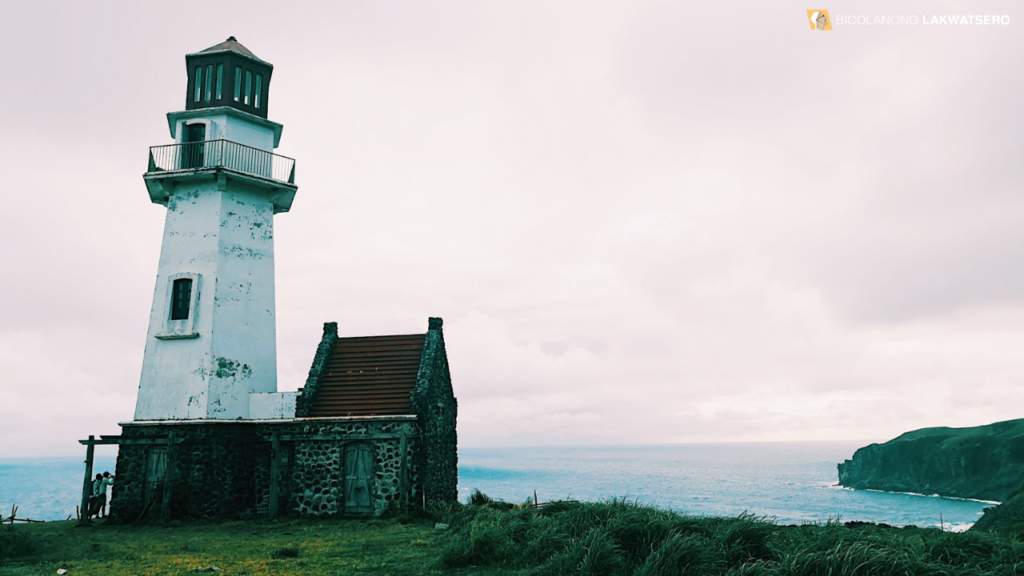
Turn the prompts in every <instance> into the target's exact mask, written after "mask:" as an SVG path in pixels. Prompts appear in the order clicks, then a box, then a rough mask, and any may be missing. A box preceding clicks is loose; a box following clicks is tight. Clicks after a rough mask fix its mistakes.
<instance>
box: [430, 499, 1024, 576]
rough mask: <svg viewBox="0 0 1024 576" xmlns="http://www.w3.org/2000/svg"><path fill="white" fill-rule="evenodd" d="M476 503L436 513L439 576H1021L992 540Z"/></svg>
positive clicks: (1016, 558) (1017, 554)
mask: <svg viewBox="0 0 1024 576" xmlns="http://www.w3.org/2000/svg"><path fill="white" fill-rule="evenodd" d="M476 500H477V501H479V502H481V503H480V504H476V505H472V504H471V505H469V506H452V507H449V508H448V509H446V510H444V511H442V512H441V521H442V522H447V523H448V524H450V526H451V530H450V532H449V534H448V535H446V537H445V544H444V547H443V549H442V551H441V561H442V563H443V564H444V565H445V566H447V567H449V568H461V567H474V566H475V567H491V568H494V569H500V573H509V574H513V573H518V574H524V575H526V574H531V575H533V574H536V575H546V574H551V575H555V574H580V575H595V576H597V575H601V576H618V575H622V576H670V575H676V574H687V575H691V574H693V575H709V576H710V575H727V574H728V575H735V576H739V575H760V576H769V575H778V576H826V575H827V576H874V575H878V576H882V575H900V576H940V575H945V576H953V575H967V576H988V575H1011V574H1022V575H1024V542H1021V541H1019V540H1017V539H1016V537H1013V536H1006V535H999V534H987V533H973V532H968V533H962V534H957V533H951V532H942V531H940V530H938V529H933V528H916V527H908V528H893V527H889V526H878V525H873V524H860V525H850V526H847V525H843V524H841V523H839V522H829V523H826V524H822V525H806V526H779V525H776V524H774V523H773V522H771V521H768V520H765V519H759V518H755V517H752V516H746V515H744V516H741V517H739V518H705V517H693V516H684V515H680V514H676V513H674V512H668V511H663V510H658V509H655V508H651V507H647V506H640V505H637V504H635V503H631V502H628V501H623V500H613V501H609V502H603V503H591V504H582V503H571V502H565V503H555V504H552V505H549V506H547V507H544V508H542V509H540V510H537V509H534V508H532V507H530V506H529V505H528V504H524V505H522V506H515V507H511V508H509V506H508V505H507V504H504V503H495V502H491V501H483V499H476ZM496 573H499V572H496Z"/></svg>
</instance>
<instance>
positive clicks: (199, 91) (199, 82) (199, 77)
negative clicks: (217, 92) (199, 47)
mask: <svg viewBox="0 0 1024 576" xmlns="http://www.w3.org/2000/svg"><path fill="white" fill-rule="evenodd" d="M195 78H196V97H195V98H196V102H199V99H200V98H202V97H203V67H202V66H196V75H195Z"/></svg>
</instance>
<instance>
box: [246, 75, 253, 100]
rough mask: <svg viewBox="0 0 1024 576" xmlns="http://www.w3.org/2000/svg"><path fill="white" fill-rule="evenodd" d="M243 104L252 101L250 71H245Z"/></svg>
mask: <svg viewBox="0 0 1024 576" xmlns="http://www.w3.org/2000/svg"><path fill="white" fill-rule="evenodd" d="M244 103H245V104H251V103H252V71H251V70H246V71H245V102H244Z"/></svg>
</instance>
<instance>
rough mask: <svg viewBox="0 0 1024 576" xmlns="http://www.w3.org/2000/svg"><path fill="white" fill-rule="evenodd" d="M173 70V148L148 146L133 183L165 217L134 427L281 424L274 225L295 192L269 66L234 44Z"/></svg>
mask: <svg viewBox="0 0 1024 576" xmlns="http://www.w3.org/2000/svg"><path fill="white" fill-rule="evenodd" d="M185 62H186V68H187V73H188V83H187V88H186V91H185V108H184V110H179V111H177V112H170V113H168V114H167V122H168V127H169V129H170V135H171V138H173V139H174V142H173V143H172V144H166V145H160V146H153V147H151V148H150V151H149V167H148V169H147V171H146V174H145V175H144V179H145V183H146V189H147V190H148V192H149V198H150V200H151V201H152V202H154V203H156V204H159V205H162V206H165V207H166V210H167V216H166V220H165V223H164V233H163V244H162V246H161V248H160V261H159V266H158V269H157V276H156V285H155V287H154V290H153V307H152V309H151V311H150V317H149V329H148V332H147V335H146V349H145V354H144V357H143V362H142V375H141V378H140V381H139V391H138V400H137V404H136V407H135V420H136V421H164V420H238V419H250V418H253V417H264V416H266V415H267V414H278V415H279V416H290V415H292V414H294V394H276V392H277V342H276V320H275V309H274V306H275V303H274V215H275V214H278V213H281V212H288V210H289V209H290V208H291V205H292V200H293V199H294V198H295V192H296V190H297V187H296V186H295V161H294V160H293V159H291V158H287V157H285V156H281V155H278V154H275V153H274V150H275V149H276V148H277V146H278V144H279V143H280V141H281V130H282V125H281V124H278V123H276V122H273V121H271V120H268V118H267V116H268V106H269V103H270V79H271V75H272V73H273V71H274V67H273V65H272V64H270V63H269V62H266V61H264V60H262V59H260V58H258V57H257V56H256V55H255V54H253V53H252V52H251V51H250V50H249V49H247V48H246V47H245V46H243V45H242V44H240V43H239V42H238V41H237V40H236V39H235V38H234V37H230V38H228V39H227V40H226V41H224V42H222V43H220V44H217V45H216V46H212V47H210V48H207V49H206V50H203V51H201V52H196V53H193V54H188V55H186V56H185ZM289 402H290V403H291V404H290V406H291V407H290V408H289ZM250 406H253V407H254V408H253V409H250ZM289 410H290V411H291V413H290V414H289ZM255 412H259V414H256V413H255Z"/></svg>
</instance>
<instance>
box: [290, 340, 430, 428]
mask: <svg viewBox="0 0 1024 576" xmlns="http://www.w3.org/2000/svg"><path fill="white" fill-rule="evenodd" d="M424 336H426V335H425V334H411V335H407V336H363V337H358V338H338V339H337V340H336V341H335V342H334V347H333V348H332V349H331V355H330V356H329V357H328V359H327V363H326V366H325V367H324V371H323V374H322V375H321V377H320V383H319V386H318V387H317V390H316V396H315V397H314V398H313V404H312V406H311V407H310V411H309V415H310V416H312V417H314V418H315V417H327V416H369V415H381V416H383V415H395V414H411V413H412V408H411V407H410V405H409V395H410V394H412V390H413V388H414V387H415V386H416V376H417V375H418V374H419V370H420V357H421V356H422V355H423V338H424Z"/></svg>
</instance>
